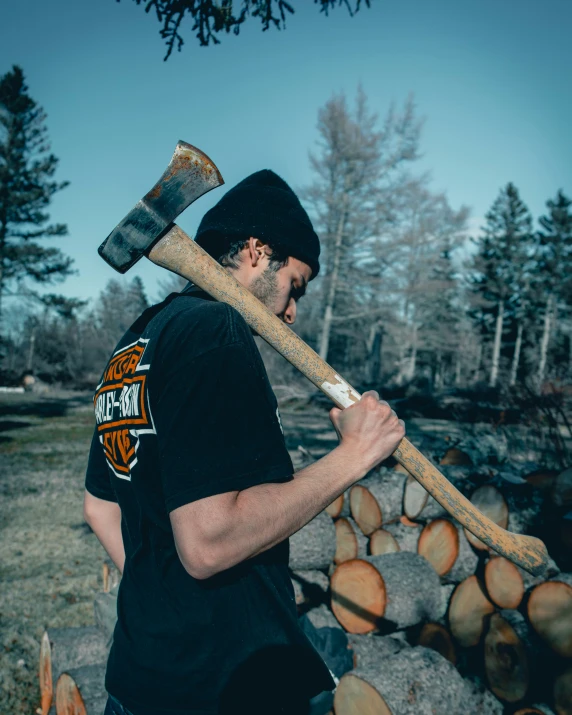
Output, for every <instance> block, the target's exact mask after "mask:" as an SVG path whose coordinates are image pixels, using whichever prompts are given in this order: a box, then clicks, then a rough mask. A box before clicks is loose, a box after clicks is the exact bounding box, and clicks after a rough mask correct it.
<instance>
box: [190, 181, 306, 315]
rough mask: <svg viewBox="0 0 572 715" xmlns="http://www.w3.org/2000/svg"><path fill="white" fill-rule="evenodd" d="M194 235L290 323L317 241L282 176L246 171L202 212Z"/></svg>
mask: <svg viewBox="0 0 572 715" xmlns="http://www.w3.org/2000/svg"><path fill="white" fill-rule="evenodd" d="M195 240H196V242H197V243H198V244H199V245H200V246H202V247H203V248H204V249H205V250H206V251H207V252H208V253H210V255H211V256H213V257H214V258H216V259H217V260H218V261H219V262H220V263H221V264H222V265H224V266H226V267H228V268H229V270H231V271H232V272H233V273H234V275H235V277H236V278H237V279H238V280H239V281H240V282H241V283H242V284H243V285H245V286H246V287H247V288H249V290H251V291H252V293H254V295H256V296H257V298H259V299H260V300H261V301H262V302H263V303H264V304H265V305H266V306H267V307H268V308H270V310H272V311H273V312H274V313H275V314H276V315H278V316H279V317H281V318H282V319H283V320H285V321H286V322H287V323H293V322H294V320H295V317H296V300H297V299H298V298H299V297H301V295H303V293H304V290H305V287H306V284H307V283H308V282H309V281H310V280H312V278H315V276H316V275H317V273H318V271H319V269H320V264H319V255H320V242H319V239H318V236H317V235H316V233H315V231H314V229H313V226H312V222H311V221H310V218H309V217H308V214H307V213H306V211H305V210H304V209H303V207H302V205H301V203H300V201H299V200H298V197H297V196H296V194H295V193H294V192H293V191H292V189H291V188H290V187H289V186H288V184H287V183H286V182H285V181H284V180H283V179H281V178H280V177H279V176H277V175H276V174H275V173H274V172H272V171H269V170H263V171H258V172H256V173H255V174H251V175H250V176H248V177H247V178H246V179H244V180H243V181H241V182H240V183H239V184H237V185H236V186H235V187H234V188H232V189H231V190H230V191H228V192H227V193H226V194H225V195H224V196H223V197H222V199H221V200H220V201H219V202H218V203H217V204H216V205H215V206H214V207H213V208H212V209H211V210H210V211H208V212H207V213H206V214H205V216H204V218H203V220H202V221H201V224H200V226H199V228H198V231H197V235H196V239H195Z"/></svg>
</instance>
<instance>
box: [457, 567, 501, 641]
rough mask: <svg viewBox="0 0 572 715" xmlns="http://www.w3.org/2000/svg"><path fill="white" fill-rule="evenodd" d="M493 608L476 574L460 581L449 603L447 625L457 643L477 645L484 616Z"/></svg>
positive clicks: (482, 627)
mask: <svg viewBox="0 0 572 715" xmlns="http://www.w3.org/2000/svg"><path fill="white" fill-rule="evenodd" d="M494 610H495V607H494V606H493V604H492V603H491V602H490V601H489V599H488V598H487V597H486V596H485V594H484V592H483V589H482V587H481V584H480V583H479V581H478V579H477V577H476V576H469V578H467V579H465V580H464V581H462V582H461V583H460V584H459V585H458V586H457V588H456V589H455V591H454V593H453V596H452V598H451V603H450V605H449V625H450V628H451V633H452V634H453V637H454V638H455V640H456V641H457V642H458V643H459V645H461V646H462V647H463V648H471V647H472V646H475V645H477V644H478V643H479V641H480V640H481V636H482V634H483V629H484V621H485V618H486V616H488V615H490V614H491V613H493V612H494Z"/></svg>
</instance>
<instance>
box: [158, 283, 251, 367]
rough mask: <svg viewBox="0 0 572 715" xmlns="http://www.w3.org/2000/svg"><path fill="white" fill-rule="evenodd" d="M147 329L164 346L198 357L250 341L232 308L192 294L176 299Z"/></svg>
mask: <svg viewBox="0 0 572 715" xmlns="http://www.w3.org/2000/svg"><path fill="white" fill-rule="evenodd" d="M149 329H150V331H151V332H153V333H155V334H160V336H161V338H160V342H161V343H163V344H164V345H165V344H168V343H170V342H173V341H174V342H175V343H176V344H178V345H180V346H181V347H183V346H185V347H187V348H188V347H192V350H193V352H194V353H195V354H197V355H198V354H200V353H203V352H206V351H209V350H212V349H214V348H217V347H223V346H225V345H231V344H234V343H237V342H241V343H245V342H248V343H250V342H253V338H252V333H251V331H250V328H249V327H248V325H247V323H246V321H245V320H244V318H243V317H242V315H241V314H240V313H239V312H238V311H237V310H236V309H235V308H233V307H232V306H230V305H228V304H226V303H222V302H218V301H214V300H208V299H204V298H202V297H200V296H195V295H185V294H181V295H180V296H178V297H177V298H175V299H174V300H173V301H171V303H170V304H169V305H168V306H166V308H165V309H164V310H162V311H161V313H160V314H159V315H157V316H156V318H155V319H153V321H152V323H150V324H149Z"/></svg>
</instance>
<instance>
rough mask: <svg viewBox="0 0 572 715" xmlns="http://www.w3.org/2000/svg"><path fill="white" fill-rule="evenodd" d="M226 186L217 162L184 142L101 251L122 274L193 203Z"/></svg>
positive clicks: (111, 234)
mask: <svg viewBox="0 0 572 715" xmlns="http://www.w3.org/2000/svg"><path fill="white" fill-rule="evenodd" d="M222 184H224V181H223V178H222V176H221V175H220V172H219V170H218V169H217V167H216V166H215V164H214V162H212V161H211V159H209V157H208V156H207V155H206V154H204V153H203V152H202V151H200V149H197V148H196V147H194V146H192V145H191V144H187V143H186V142H183V141H180V142H179V143H178V144H177V148H176V149H175V153H174V154H173V158H172V159H171V161H170V163H169V166H168V167H167V169H166V170H165V172H164V173H163V176H162V177H161V178H160V179H159V181H158V182H157V183H156V184H155V186H154V187H153V188H152V189H151V191H149V192H148V193H147V194H146V195H145V196H144V197H143V198H142V199H141V201H138V202H137V203H136V204H135V206H134V208H133V209H132V210H131V211H130V212H129V213H128V214H127V216H126V217H125V218H124V219H123V221H121V223H119V224H118V225H117V226H116V227H115V228H114V229H113V231H112V232H111V233H110V234H109V236H108V237H107V238H106V239H105V241H104V242H103V243H102V244H101V246H100V247H99V248H98V253H99V255H100V256H101V257H102V258H103V260H104V261H107V263H109V265H110V266H111V267H112V268H114V269H115V270H116V271H118V272H119V273H125V272H127V271H128V270H129V269H130V268H131V266H133V265H134V264H135V263H137V261H138V260H139V259H140V258H141V257H142V256H144V255H145V254H147V253H148V252H149V251H150V250H151V248H152V247H153V245H154V244H155V243H156V242H157V241H158V240H159V239H160V238H161V236H162V235H163V234H164V232H165V231H166V230H167V229H169V227H170V226H171V224H172V223H173V222H174V221H175V219H176V218H177V217H178V216H179V214H180V213H182V212H183V211H184V210H185V209H186V208H187V207H188V206H190V205H191V204H192V203H193V201H196V199H198V198H199V197H200V196H202V195H203V194H206V193H207V192H208V191H210V190H211V189H216V187H217V186H221V185H222Z"/></svg>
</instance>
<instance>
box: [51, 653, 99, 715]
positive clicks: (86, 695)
mask: <svg viewBox="0 0 572 715" xmlns="http://www.w3.org/2000/svg"><path fill="white" fill-rule="evenodd" d="M66 675H67V676H68V678H70V679H71V680H72V681H73V683H75V685H76V686H77V689H78V690H79V694H80V696H81V700H82V702H83V703H84V706H85V711H86V713H87V715H101V713H103V711H104V710H105V703H106V702H107V692H106V690H105V665H102V664H99V665H84V666H82V667H80V668H71V669H70V670H69V671H67V672H66V673H65V674H64V675H62V678H63V679H65V676H66ZM62 678H60V681H61V680H62ZM60 681H58V685H59V683H60ZM68 682H69V681H68ZM68 688H69V685H68V687H66V688H65V690H66V691H68V692H69V691H70V690H71V692H73V689H69V690H68ZM56 712H57V715H79V713H78V711H77V710H75V709H71V708H69V709H67V710H65V709H64V710H62V712H61V713H60V710H59V709H56Z"/></svg>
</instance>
